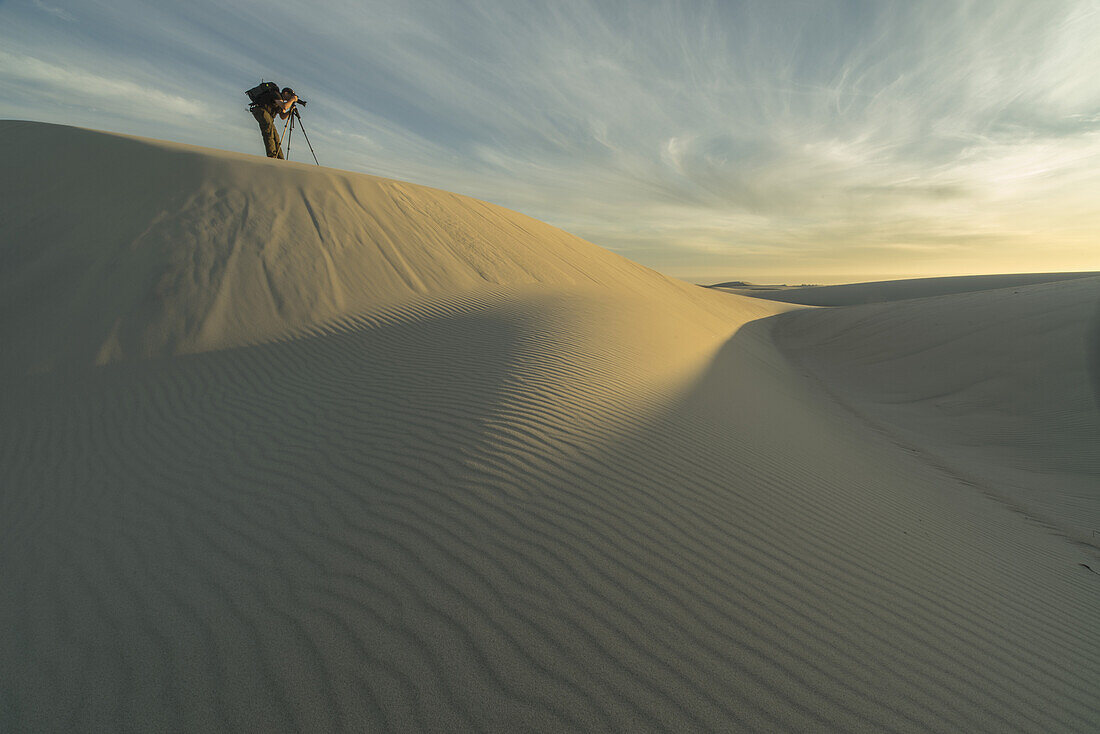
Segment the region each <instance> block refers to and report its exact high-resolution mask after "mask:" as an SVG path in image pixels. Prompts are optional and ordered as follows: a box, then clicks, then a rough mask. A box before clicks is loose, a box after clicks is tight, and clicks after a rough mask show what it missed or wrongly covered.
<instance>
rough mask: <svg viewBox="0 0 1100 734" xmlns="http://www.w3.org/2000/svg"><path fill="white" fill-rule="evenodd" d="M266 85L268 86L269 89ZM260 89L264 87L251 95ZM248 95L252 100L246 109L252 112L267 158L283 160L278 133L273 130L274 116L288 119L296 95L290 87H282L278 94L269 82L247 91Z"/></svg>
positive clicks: (296, 98) (276, 88)
mask: <svg viewBox="0 0 1100 734" xmlns="http://www.w3.org/2000/svg"><path fill="white" fill-rule="evenodd" d="M267 85H270V87H268V86H267ZM261 87H265V89H263V91H261V92H257V94H255V95H253V92H254V91H256V90H259V89H260V88H261ZM248 95H249V97H250V98H252V100H253V101H252V104H250V105H249V106H248V109H249V110H250V111H251V112H252V116H253V117H255V118H256V122H258V123H259V124H260V135H262V136H263V139H264V148H265V149H266V150H267V157H268V158H280V159H281V158H283V149H282V147H281V146H280V141H279V131H278V130H276V129H275V116H276V115H278V117H279V119H282V120H285V119H286V118H288V117H290V114H291V110H292V109H293V107H294V103H295V102H297V101H298V95H297V94H295V93H294V90H293V89H291V88H290V87H283V89H282V91H281V92H280V91H278V86H277V85H275V84H273V83H271V82H267V83H266V84H261V85H260V87H256V89H255V90H249V91H248Z"/></svg>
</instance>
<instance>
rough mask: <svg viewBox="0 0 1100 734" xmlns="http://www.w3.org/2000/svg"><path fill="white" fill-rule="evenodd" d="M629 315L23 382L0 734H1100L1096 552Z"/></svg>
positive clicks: (318, 344) (505, 315)
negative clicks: (1092, 564) (694, 366)
mask: <svg viewBox="0 0 1100 734" xmlns="http://www.w3.org/2000/svg"><path fill="white" fill-rule="evenodd" d="M630 308H631V307H629V306H628V305H620V307H619V308H618V311H615V310H614V309H612V308H610V307H609V305H608V303H607V302H606V300H600V299H598V298H595V297H589V296H581V295H562V294H558V295H553V294H549V295H543V296H539V297H534V296H531V295H524V294H517V293H511V292H492V293H488V292H487V293H481V294H473V295H470V296H468V297H454V298H448V299H441V300H435V301H423V302H420V303H418V304H415V305H411V306H408V307H403V308H400V309H394V310H390V311H387V312H379V313H375V314H372V315H367V316H361V317H356V318H348V319H345V320H343V321H341V322H338V323H334V324H331V325H329V326H326V327H323V328H321V327H319V328H316V329H314V330H313V331H312V332H311V333H307V334H303V335H301V336H300V337H297V338H294V339H287V340H284V341H282V342H280V343H272V344H265V345H259V346H254V347H247V348H240V349H232V350H225V351H219V352H209V353H205V354H199V355H192V356H186V357H178V358H174V359H167V360H154V361H148V362H143V363H136V364H127V363H122V364H115V365H110V366H107V367H104V368H100V369H95V370H86V371H73V372H68V373H58V374H52V375H42V376H37V377H32V378H25V379H22V380H20V381H13V382H12V383H10V384H9V387H8V389H7V392H6V394H5V396H4V404H5V409H4V410H3V412H2V413H0V430H2V434H0V436H2V438H0V580H2V583H3V587H4V593H3V594H2V595H0V730H3V731H104V732H106V731H112V732H117V731H203V732H217V731H256V732H276V731H449V732H455V731H493V732H508V731H677V732H683V731H803V732H804V731H830V730H831V731H874V732H882V731H942V732H956V731H970V732H973V731H990V732H1006V731H1033V732H1040V731H1041V732H1055V731H1065V732H1082V731H1089V730H1095V728H1096V727H1097V725H1098V724H1100V701H1098V697H1097V691H1098V690H1100V624H1097V622H1098V621H1100V611H1098V610H1100V602H1098V600H1100V576H1096V575H1095V574H1091V573H1090V572H1089V571H1087V570H1085V569H1084V568H1082V567H1080V566H1079V565H1078V561H1079V560H1081V559H1080V558H1079V552H1078V550H1077V549H1076V548H1075V547H1074V546H1072V545H1069V544H1067V543H1066V542H1065V541H1064V539H1062V538H1059V537H1056V536H1054V535H1052V534H1050V533H1048V532H1046V530H1045V529H1044V528H1042V527H1039V526H1036V525H1033V524H1028V523H1027V522H1026V521H1025V520H1023V519H1022V518H1021V517H1020V516H1019V515H1018V514H1016V513H1013V512H1011V511H1008V510H1006V509H1004V508H1003V507H1001V506H1000V505H998V504H996V503H993V502H991V501H989V500H988V498H985V497H983V496H981V495H980V493H973V492H967V491H966V488H965V487H962V486H961V485H959V483H958V481H957V480H956V479H955V478H953V477H951V476H949V475H947V474H945V473H943V472H942V471H941V470H939V469H938V468H936V467H935V466H931V465H929V464H927V463H925V462H923V461H921V460H920V458H919V457H916V456H913V455H911V454H910V453H907V452H905V451H902V450H899V449H898V448H897V447H896V446H895V445H894V444H893V443H891V442H890V441H889V440H888V439H887V438H886V437H883V436H880V435H878V434H876V433H874V432H871V431H868V430H867V428H866V427H865V426H864V425H863V424H862V423H861V422H859V420H858V419H856V418H855V417H853V416H852V415H851V414H850V413H849V412H846V411H843V410H840V409H837V408H836V406H835V405H833V404H832V403H831V402H830V401H829V400H828V399H827V398H826V397H824V396H822V395H820V394H819V393H817V392H815V387H814V385H813V383H812V381H810V380H807V379H805V378H804V376H803V375H801V374H800V373H799V372H798V370H797V369H795V368H793V367H791V366H790V365H789V364H788V363H787V362H786V360H785V359H784V358H783V357H782V356H781V355H780V353H779V352H778V351H777V350H776V348H775V347H774V345H773V344H772V341H771V335H770V322H769V321H767V320H765V321H757V322H752V323H750V324H748V325H746V326H745V327H743V328H742V329H741V330H740V331H738V332H737V334H736V335H734V336H732V337H731V338H729V339H728V340H726V341H725V343H724V344H721V343H719V344H716V347H717V346H720V349H719V350H718V351H717V352H716V353H715V354H713V355H712V356H711V358H710V360H709V362H708V363H707V364H706V365H705V369H704V370H703V371H702V372H700V373H699V374H697V375H696V376H695V377H694V378H693V379H692V380H691V381H690V382H688V383H684V382H677V381H673V380H665V379H658V376H656V375H651V374H648V373H647V372H646V368H645V366H644V356H645V353H646V350H647V349H651V348H652V345H653V344H654V343H659V344H660V343H663V344H665V345H666V348H667V349H670V350H673V349H676V343H677V342H676V337H677V334H676V331H675V330H674V329H672V327H668V326H661V325H659V324H658V326H656V327H651V326H650V325H651V324H652V323H653V321H652V319H651V318H650V317H651V314H649V313H647V312H644V311H640V310H638V311H631V310H630ZM612 313H615V314H616V315H615V318H617V319H619V320H620V322H621V323H620V324H619V325H618V326H616V328H617V329H618V335H617V337H616V338H613V339H605V338H602V337H601V336H600V335H598V334H596V332H595V331H594V330H593V329H594V327H593V326H592V325H593V324H596V323H599V322H600V321H602V320H606V319H607V318H609V315H610V314H612ZM630 324H634V326H633V327H631V326H630ZM654 329H656V330H657V331H658V332H660V329H665V330H666V332H667V333H665V332H660V333H654ZM1021 545H1023V546H1025V550H1021ZM1098 570H1100V568H1098Z"/></svg>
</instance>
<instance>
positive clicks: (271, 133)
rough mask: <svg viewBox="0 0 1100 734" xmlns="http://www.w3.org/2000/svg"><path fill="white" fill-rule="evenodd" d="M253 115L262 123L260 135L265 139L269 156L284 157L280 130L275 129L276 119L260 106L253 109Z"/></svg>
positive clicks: (265, 146)
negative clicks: (280, 143)
mask: <svg viewBox="0 0 1100 734" xmlns="http://www.w3.org/2000/svg"><path fill="white" fill-rule="evenodd" d="M252 116H253V117H255V118H256V122H257V123H259V125H260V135H261V136H262V137H263V139H264V148H265V149H266V151H267V157H268V158H282V157H283V149H282V147H281V146H280V145H279V132H278V131H277V130H276V129H275V120H274V119H273V118H272V117H271V113H270V112H268V111H267V110H265V109H261V108H259V107H257V108H255V109H253V110H252Z"/></svg>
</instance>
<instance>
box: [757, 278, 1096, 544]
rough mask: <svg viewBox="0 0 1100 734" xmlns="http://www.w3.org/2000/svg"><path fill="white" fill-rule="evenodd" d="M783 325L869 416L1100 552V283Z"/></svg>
mask: <svg viewBox="0 0 1100 734" xmlns="http://www.w3.org/2000/svg"><path fill="white" fill-rule="evenodd" d="M1037 277H1038V276H1037ZM777 329H778V333H779V334H780V342H781V344H783V346H784V347H785V349H786V350H787V352H788V353H789V354H791V355H793V356H794V358H795V359H796V360H797V361H799V362H800V363H802V364H803V365H805V366H806V367H807V368H808V369H810V370H811V371H812V372H814V374H816V375H817V376H818V377H819V378H821V379H822V380H823V381H824V382H825V383H826V384H828V385H829V386H830V388H831V389H832V390H833V392H834V394H836V395H837V396H838V397H839V399H841V400H842V401H844V402H845V403H847V404H849V405H850V406H851V407H852V408H853V409H855V410H857V411H858V412H859V413H860V414H861V415H862V416H863V417H864V418H865V419H867V420H869V421H871V422H872V423H874V424H875V425H877V426H879V427H880V428H882V429H883V430H887V431H889V432H890V433H891V434H892V435H894V436H896V437H897V438H898V439H899V440H900V441H902V442H904V443H905V444H906V445H907V446H911V447H914V448H917V449H920V450H921V451H923V452H925V453H926V454H927V456H928V458H929V460H932V461H936V462H939V463H941V464H942V465H943V466H944V467H946V468H949V469H950V470H951V471H953V472H955V473H957V474H958V475H959V476H960V477H961V478H964V479H966V480H968V481H971V482H974V483H975V484H976V485H977V486H980V487H982V488H984V489H986V490H987V491H989V492H990V493H991V494H993V495H995V496H997V497H998V498H999V499H1001V500H1002V501H1004V502H1007V503H1009V504H1010V505H1012V506H1014V507H1017V508H1018V509H1019V510H1020V511H1021V512H1025V513H1027V514H1028V515H1030V516H1031V517H1034V518H1036V519H1038V520H1041V521H1043V522H1045V523H1047V524H1049V525H1050V526H1051V527H1053V528H1055V529H1057V530H1058V531H1059V532H1061V533H1064V534H1066V535H1067V537H1070V538H1072V539H1074V540H1076V541H1080V542H1084V543H1088V544H1091V545H1093V546H1096V547H1100V363H1098V362H1097V359H1096V355H1097V354H1100V277H1091V278H1088V277H1086V278H1074V279H1071V280H1065V281H1062V282H1055V283H1040V284H1035V285H1030V286H1016V287H1012V288H1005V289H998V290H987V291H982V292H977V293H966V294H955V295H951V296H945V297H939V298H928V299H922V300H916V301H907V302H901V303H896V304H882V305H868V306H860V307H853V308H846V309H840V310H804V311H799V312H797V313H790V314H787V315H785V316H784V317H783V318H782V319H781V324H780V326H779V327H777Z"/></svg>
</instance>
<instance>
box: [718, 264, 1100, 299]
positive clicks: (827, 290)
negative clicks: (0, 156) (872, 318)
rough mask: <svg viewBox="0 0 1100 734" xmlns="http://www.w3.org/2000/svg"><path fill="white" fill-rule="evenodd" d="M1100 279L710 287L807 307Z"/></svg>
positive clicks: (1052, 276) (970, 278)
mask: <svg viewBox="0 0 1100 734" xmlns="http://www.w3.org/2000/svg"><path fill="white" fill-rule="evenodd" d="M1097 276H1100V272H1083V273H1011V274H1007V275H961V276H955V277H950V278H913V279H910V280H884V281H876V282H874V283H848V284H845V285H810V286H795V287H790V286H763V285H761V286H745V287H738V286H723V285H721V284H720V285H715V286H710V287H711V288H714V289H716V290H720V291H724V292H726V293H736V294H738V295H742V296H752V297H753V298H766V299H768V300H769V301H778V302H780V303H800V304H802V305H804V306H856V305H860V304H868V303H886V302H889V301H905V300H911V299H916V298H931V297H934V296H949V295H955V294H958V293H973V292H975V291H986V290H998V289H1003V288H1019V287H1021V286H1026V285H1034V284H1036V283H1057V282H1062V281H1067V280H1078V279H1080V278H1090V277H1097Z"/></svg>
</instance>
